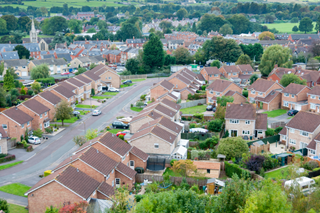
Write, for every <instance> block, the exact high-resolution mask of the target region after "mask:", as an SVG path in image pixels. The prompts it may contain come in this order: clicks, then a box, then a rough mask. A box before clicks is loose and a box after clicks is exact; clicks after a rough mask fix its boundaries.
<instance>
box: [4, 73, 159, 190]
mask: <svg viewBox="0 0 320 213" xmlns="http://www.w3.org/2000/svg"><path fill="white" fill-rule="evenodd" d="M159 80H160V79H159V78H155V79H148V80H146V81H143V82H139V83H138V84H136V85H134V86H133V87H130V88H126V91H124V92H121V93H122V94H121V93H120V94H119V95H117V96H115V98H114V99H113V100H110V102H109V103H107V105H102V106H100V107H99V108H100V110H101V111H102V115H100V116H90V115H88V116H86V117H85V118H84V119H83V121H80V122H76V123H74V124H73V125H71V126H70V127H69V128H67V129H66V130H64V131H63V132H61V133H59V134H57V135H56V136H54V137H52V138H51V139H49V140H48V141H47V142H45V143H44V144H41V145H40V146H39V147H38V148H37V149H35V151H34V152H35V153H33V156H31V158H29V159H27V160H25V161H24V162H23V163H22V164H19V165H17V166H15V167H11V168H9V169H6V170H3V171H1V172H0V185H5V184H9V183H12V182H20V183H23V184H26V185H30V186H32V185H33V184H35V183H36V182H38V180H40V178H39V177H38V176H39V175H40V174H43V172H44V171H45V170H47V169H52V168H54V167H55V166H57V165H58V164H59V163H60V162H61V161H62V160H63V159H65V158H66V157H69V156H70V155H71V154H72V152H73V151H74V150H76V149H77V147H76V146H75V144H74V142H73V141H72V139H73V137H74V136H75V135H79V134H84V132H85V130H86V129H98V130H101V129H103V128H104V127H105V126H106V125H107V124H109V123H110V122H112V121H113V120H114V119H115V118H116V117H117V116H118V115H119V113H121V114H125V115H126V114H128V112H126V111H123V109H124V108H126V106H127V105H128V104H129V103H131V102H132V100H134V99H135V98H136V97H137V96H140V95H141V94H142V93H144V92H146V91H147V90H148V89H149V88H150V86H152V85H153V83H156V82H158V81H159Z"/></svg>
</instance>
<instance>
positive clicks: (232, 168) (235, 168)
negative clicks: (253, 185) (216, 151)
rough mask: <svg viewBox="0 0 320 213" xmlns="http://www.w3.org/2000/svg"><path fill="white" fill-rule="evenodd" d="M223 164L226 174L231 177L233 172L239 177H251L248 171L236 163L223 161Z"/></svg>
mask: <svg viewBox="0 0 320 213" xmlns="http://www.w3.org/2000/svg"><path fill="white" fill-rule="evenodd" d="M224 164H225V171H226V175H227V176H228V177H232V176H233V174H237V175H238V177H241V178H250V177H251V175H250V172H249V171H247V170H244V169H242V168H240V166H239V165H237V164H231V163H229V162H227V161H225V162H224Z"/></svg>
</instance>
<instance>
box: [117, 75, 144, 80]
mask: <svg viewBox="0 0 320 213" xmlns="http://www.w3.org/2000/svg"><path fill="white" fill-rule="evenodd" d="M140 78H147V75H121V80H131V79H140Z"/></svg>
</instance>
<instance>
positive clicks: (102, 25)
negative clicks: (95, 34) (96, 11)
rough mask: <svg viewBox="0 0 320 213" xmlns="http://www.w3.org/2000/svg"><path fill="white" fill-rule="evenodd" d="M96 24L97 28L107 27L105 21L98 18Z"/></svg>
mask: <svg viewBox="0 0 320 213" xmlns="http://www.w3.org/2000/svg"><path fill="white" fill-rule="evenodd" d="M97 26H98V27H99V30H102V29H106V28H107V22H105V21H103V20H99V21H98V23H97Z"/></svg>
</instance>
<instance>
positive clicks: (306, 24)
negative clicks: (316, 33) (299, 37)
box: [299, 17, 313, 33]
mask: <svg viewBox="0 0 320 213" xmlns="http://www.w3.org/2000/svg"><path fill="white" fill-rule="evenodd" d="M312 29H313V24H312V20H311V19H310V18H309V17H304V18H303V19H301V21H300V23H299V31H301V32H304V33H307V32H311V31H312Z"/></svg>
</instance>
